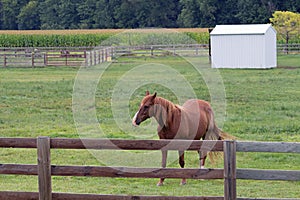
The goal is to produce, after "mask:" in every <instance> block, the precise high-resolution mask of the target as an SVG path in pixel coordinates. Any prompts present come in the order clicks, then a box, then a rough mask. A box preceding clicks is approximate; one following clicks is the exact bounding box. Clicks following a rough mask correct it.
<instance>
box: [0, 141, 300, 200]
mask: <svg viewBox="0 0 300 200" xmlns="http://www.w3.org/2000/svg"><path fill="white" fill-rule="evenodd" d="M203 144H204V145H203ZM212 146H213V148H212V149H211V148H210V147H212ZM0 148H37V157H38V164H37V165H21V164H0V174H14V175H37V176H38V184H39V192H16V191H0V199H9V200H17V199H40V200H50V199H55V200H62V199H64V200H66V199H72V200H76V199H78V200H79V199H85V200H95V199H107V200H112V199H122V200H129V199H153V198H156V199H206V200H219V199H220V200H221V199H225V200H235V199H244V200H246V199H251V198H237V194H236V179H253V180H285V181H300V171H295V170H294V171H292V170H289V171H287V170H259V169H236V152H237V151H238V152H279V153H300V143H284V142H272V143H269V142H236V141H224V142H223V141H217V142H216V141H205V143H204V142H203V141H187V140H105V139H104V140H101V139H61V138H53V139H50V138H49V137H38V138H37V139H35V138H0ZM200 148H201V149H202V150H207V149H206V148H210V149H209V150H211V151H223V152H224V169H179V168H151V169H150V168H126V167H120V168H116V167H113V168H111V167H97V166H55V165H51V160H50V149H96V150H97V149H98V150H102V149H111V150H161V149H164V150H199V149H200ZM51 176H90V177H127V178H130V177H132V178H133V177H134V178H160V177H164V178H188V179H224V197H202V196H198V197H191V196H189V197H187V196H186V197H178V196H177V197H174V196H172V197H166V196H130V195H96V194H69V193H52V189H51Z"/></svg>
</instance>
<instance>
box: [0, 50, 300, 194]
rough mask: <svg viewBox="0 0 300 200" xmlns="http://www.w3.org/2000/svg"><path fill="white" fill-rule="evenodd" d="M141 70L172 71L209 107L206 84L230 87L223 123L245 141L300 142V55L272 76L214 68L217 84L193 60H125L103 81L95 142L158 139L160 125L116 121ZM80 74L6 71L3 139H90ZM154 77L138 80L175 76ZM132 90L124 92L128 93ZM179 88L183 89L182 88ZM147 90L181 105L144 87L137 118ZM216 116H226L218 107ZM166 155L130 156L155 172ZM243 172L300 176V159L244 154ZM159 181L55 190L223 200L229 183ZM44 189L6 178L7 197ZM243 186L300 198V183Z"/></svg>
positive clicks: (56, 182) (75, 157)
mask: <svg viewBox="0 0 300 200" xmlns="http://www.w3.org/2000/svg"><path fill="white" fill-rule="evenodd" d="M197 63H201V65H202V67H203V69H207V67H208V66H209V63H208V59H207V58H199V60H197ZM140 66H142V67H145V66H147V67H151V66H162V68H163V66H167V67H170V68H171V69H173V70H175V71H176V72H177V73H179V74H180V75H181V76H182V77H183V78H184V79H185V80H187V81H188V82H189V84H190V85H191V87H192V88H193V90H194V92H195V95H196V97H197V98H200V99H205V100H208V101H211V96H210V92H209V89H208V87H207V85H206V83H208V84H210V82H209V81H212V82H213V81H220V84H221V83H223V86H224V88H225V94H226V96H225V102H226V112H225V114H224V118H220V119H219V118H218V123H219V124H223V126H222V129H223V130H224V131H226V132H228V133H230V134H232V135H234V136H235V137H237V139H238V140H242V141H245V140H247V141H286V142H300V112H299V110H300V104H299V99H300V90H299V86H300V78H299V77H300V56H299V55H280V56H279V57H278V68H275V69H269V70H244V69H220V70H216V69H214V73H216V74H219V76H220V77H221V80H215V79H213V77H212V78H211V79H209V80H208V81H207V79H206V78H203V77H202V76H201V74H199V72H198V71H197V70H196V69H195V68H194V67H193V66H192V65H191V64H190V63H189V62H187V60H185V59H183V58H180V57H171V56H170V57H160V56H157V57H142V56H141V57H139V58H126V57H121V58H118V59H117V60H116V61H114V62H113V63H111V65H109V67H108V68H107V69H105V71H103V74H102V76H101V78H100V79H99V82H96V84H97V87H96V91H95V96H94V97H95V105H96V117H97V120H98V121H99V124H100V126H101V128H102V130H103V133H99V134H98V135H97V133H90V135H89V136H91V137H96V138H101V137H102V138H103V137H104V138H124V139H135V138H136V139H142V138H144V139H157V136H156V130H155V122H154V121H151V120H149V122H146V123H145V124H143V125H142V126H141V127H139V128H133V127H131V125H130V123H131V121H130V119H129V118H128V119H124V120H122V119H121V126H123V125H124V126H126V125H127V126H128V128H127V129H126V130H123V129H122V128H120V127H119V126H120V124H118V123H117V122H116V121H115V118H114V114H113V112H112V110H111V105H112V102H113V101H112V96H113V95H114V91H116V86H117V85H118V83H120V80H122V79H124V77H126V76H127V75H128V74H130V73H133V71H134V70H135V69H136V68H137V67H140ZM98 68H101V66H96V67H92V68H86V69H83V71H84V72H87V73H90V72H93V70H94V71H95V72H97V69H98ZM79 70H80V69H79V68H74V67H72V68H70V67H47V68H46V67H45V68H34V69H33V68H30V69H26V68H0V137H38V136H50V137H52V138H54V137H66V138H79V137H82V133H78V132H77V129H76V124H75V122H74V118H73V112H72V96H73V94H74V91H73V88H74V84H75V83H76V81H77V80H78V79H77V78H76V77H77V73H78V72H79ZM162 70H163V69H162ZM147 72H148V71H147V70H145V73H144V74H142V75H141V76H140V77H137V78H143V79H144V80H152V79H154V76H156V78H161V79H163V78H166V77H168V74H164V73H159V74H155V72H154V73H147ZM92 74H93V73H92ZM132 77H134V76H132ZM168 78H169V79H168V80H173V79H174V80H173V81H172V82H173V84H175V86H176V84H177V83H176V81H178V79H176V77H168ZM172 78H173V79H172ZM130 80H132V81H134V80H133V79H130ZM129 82H130V81H129ZM125 83H126V82H125ZM125 83H123V84H121V85H123V86H124V88H125V89H126V85H124V84H125ZM126 84H127V83H126ZM178 84H179V83H178ZM178 87H181V85H180V84H179V85H178ZM88 89H89V88H87V90H88ZM125 89H124V90H125ZM147 89H148V90H150V92H157V93H158V95H159V96H162V97H165V98H167V99H170V100H172V101H174V102H175V103H178V102H179V100H178V99H177V96H176V94H174V92H172V90H170V89H169V88H168V87H167V86H162V85H160V84H157V83H147V84H141V85H138V84H137V85H136V86H135V88H134V92H133V93H132V96H131V97H130V98H129V101H128V102H129V103H128V105H127V107H126V108H125V109H127V108H129V114H130V116H131V117H132V116H133V115H134V113H135V112H136V110H137V109H138V105H139V102H140V100H141V99H142V97H143V95H144V92H145V90H147ZM179 89H181V88H179ZM184 89H185V88H182V90H184ZM120 91H121V90H120ZM121 92H122V91H121ZM120 95H121V93H120ZM116 101H117V102H116ZM87 103H88V102H87ZM113 103H120V104H121V103H123V102H121V100H120V102H118V98H116V99H114V102H113ZM216 110H218V108H217V107H216ZM216 115H219V113H216ZM223 119H224V120H223ZM148 127H149V128H148ZM123 153H124V152H121V151H117V152H111V151H109V152H104V153H102V154H99V155H100V157H99V156H95V155H98V154H97V152H95V151H91V152H89V151H87V150H52V151H51V156H52V157H51V161H52V164H54V165H96V166H97V165H98V166H99V165H108V163H106V162H105V161H103V160H105V159H107V160H108V159H111V160H113V159H118V156H120V155H123ZM159 153H160V152H156V153H155V154H154V155H155V156H153V155H152V154H151V155H148V153H145V152H138V151H133V152H130V155H131V156H132V155H137V156H141V155H142V157H143V159H144V162H145V163H146V164H145V165H147V164H148V163H151V162H152V161H153V163H151V165H154V166H156V167H159V164H158V163H154V161H156V160H160V154H159ZM173 153H174V154H173ZM173 153H172V152H170V159H169V162H168V166H169V167H179V166H178V164H177V160H176V159H175V158H176V155H177V153H176V152H173ZM124 155H126V153H125V154H124ZM101 156H103V157H101ZM101 158H103V160H101ZM156 158H157V159H156ZM36 160H37V158H36V150H32V149H0V163H19V164H21V163H22V164H36V163H37V161H36ZM125 164H126V165H128V166H135V165H143V164H141V163H139V160H134V159H132V160H130V159H128V160H127V162H126V163H125ZM237 166H238V168H259V169H286V170H300V155H295V154H278V153H274V154H269V153H238V157H237ZM186 167H198V156H197V153H196V152H188V153H187V155H186ZM207 167H219V168H221V167H222V161H221V160H220V162H219V163H217V164H216V165H212V164H211V163H210V162H208V165H207ZM157 181H158V180H157V179H130V178H87V177H53V179H52V184H53V190H54V191H55V192H72V193H101V194H133V195H179V196H182V195H188V196H191V195H199V196H215V195H218V196H219V195H220V196H221V195H223V181H222V180H188V184H187V185H185V186H180V185H179V183H180V180H177V179H167V180H166V182H165V185H164V186H163V187H157V186H156V182H157ZM37 182H38V180H37V177H35V176H13V175H0V190H2V191H3V190H13V191H17V190H18V191H37V190H38V189H37V187H38V183H37ZM237 185H238V196H243V197H254V198H255V197H274V198H296V197H298V198H299V196H300V191H299V187H300V183H299V182H293V181H288V182H283V181H250V180H238V181H237Z"/></svg>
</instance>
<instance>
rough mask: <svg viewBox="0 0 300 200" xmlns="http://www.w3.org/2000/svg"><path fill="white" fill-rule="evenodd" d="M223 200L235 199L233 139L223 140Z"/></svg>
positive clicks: (234, 144) (234, 147) (234, 152)
mask: <svg viewBox="0 0 300 200" xmlns="http://www.w3.org/2000/svg"><path fill="white" fill-rule="evenodd" d="M224 200H236V142H235V141H224Z"/></svg>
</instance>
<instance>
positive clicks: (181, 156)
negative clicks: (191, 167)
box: [178, 151, 186, 185]
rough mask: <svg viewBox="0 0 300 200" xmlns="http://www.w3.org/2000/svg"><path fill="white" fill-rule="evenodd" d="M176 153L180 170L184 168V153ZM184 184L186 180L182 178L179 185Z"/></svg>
mask: <svg viewBox="0 0 300 200" xmlns="http://www.w3.org/2000/svg"><path fill="white" fill-rule="evenodd" d="M178 153H179V165H180V167H181V168H184V164H185V163H184V151H178ZM185 184H186V179H185V178H183V179H182V180H181V183H180V185H185Z"/></svg>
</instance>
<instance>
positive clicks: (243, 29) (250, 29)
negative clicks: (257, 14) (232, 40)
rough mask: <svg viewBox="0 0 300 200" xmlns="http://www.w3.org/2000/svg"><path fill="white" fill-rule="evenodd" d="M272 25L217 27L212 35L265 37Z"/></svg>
mask: <svg viewBox="0 0 300 200" xmlns="http://www.w3.org/2000/svg"><path fill="white" fill-rule="evenodd" d="M269 28H272V30H273V31H274V32H276V31H275V29H273V27H272V26H271V24H239V25H216V27H215V28H214V29H213V31H212V32H211V33H210V35H264V34H265V33H266V32H267V30H268V29H269Z"/></svg>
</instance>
